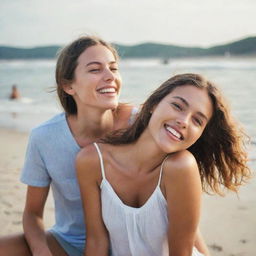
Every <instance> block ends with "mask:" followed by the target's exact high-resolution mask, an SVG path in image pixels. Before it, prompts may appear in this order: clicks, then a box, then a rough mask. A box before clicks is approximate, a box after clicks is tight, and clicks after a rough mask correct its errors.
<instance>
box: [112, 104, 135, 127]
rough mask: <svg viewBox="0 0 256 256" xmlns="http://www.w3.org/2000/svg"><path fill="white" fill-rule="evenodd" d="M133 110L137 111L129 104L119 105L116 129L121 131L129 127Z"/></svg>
mask: <svg viewBox="0 0 256 256" xmlns="http://www.w3.org/2000/svg"><path fill="white" fill-rule="evenodd" d="M134 109H137V108H136V107H135V106H134V105H132V104H129V103H119V105H118V109H117V112H116V128H117V129H120V128H121V129H122V128H126V127H127V126H128V125H129V121H130V119H131V118H132V115H133V114H135V116H136V113H133V111H134Z"/></svg>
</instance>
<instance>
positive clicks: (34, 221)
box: [23, 212, 51, 256]
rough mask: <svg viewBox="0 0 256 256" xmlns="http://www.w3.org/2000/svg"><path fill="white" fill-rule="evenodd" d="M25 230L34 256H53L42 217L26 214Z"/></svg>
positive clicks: (24, 217)
mask: <svg viewBox="0 0 256 256" xmlns="http://www.w3.org/2000/svg"><path fill="white" fill-rule="evenodd" d="M23 229H24V234H25V237H26V240H27V242H28V244H29V247H30V250H31V252H32V254H33V255H47V256H48V255H51V252H50V249H49V247H48V245H47V240H46V233H45V229H44V224H43V219H42V217H41V216H37V215H35V214H33V213H27V212H24V214H23Z"/></svg>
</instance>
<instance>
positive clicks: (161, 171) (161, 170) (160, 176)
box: [157, 155, 168, 187]
mask: <svg viewBox="0 0 256 256" xmlns="http://www.w3.org/2000/svg"><path fill="white" fill-rule="evenodd" d="M167 158H168V155H167V156H166V157H165V158H164V160H163V162H162V164H161V169H160V175H159V180H158V183H157V186H158V187H159V186H160V183H161V178H162V173H163V167H164V162H165V160H166V159H167Z"/></svg>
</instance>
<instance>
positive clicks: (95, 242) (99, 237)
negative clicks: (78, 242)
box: [76, 145, 109, 256]
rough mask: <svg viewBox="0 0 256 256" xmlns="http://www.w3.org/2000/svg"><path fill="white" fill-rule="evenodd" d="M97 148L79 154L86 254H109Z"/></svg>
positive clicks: (78, 162) (91, 255)
mask: <svg viewBox="0 0 256 256" xmlns="http://www.w3.org/2000/svg"><path fill="white" fill-rule="evenodd" d="M96 154H97V153H96V152H95V148H94V146H93V145H90V146H88V147H86V148H84V149H83V150H81V152H80V153H79V154H78V156H77V160H76V167H77V177H78V182H79V186H80V191H81V197H82V203H83V207H84V216H85V225H86V244H85V255H86V256H107V255H108V250H109V239H108V232H107V230H106V227H105V225H104V223H103V219H102V214H101V196H100V182H101V174H100V165H99V159H98V156H97V155H96Z"/></svg>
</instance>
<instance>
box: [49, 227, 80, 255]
mask: <svg viewBox="0 0 256 256" xmlns="http://www.w3.org/2000/svg"><path fill="white" fill-rule="evenodd" d="M49 232H50V233H51V234H52V235H53V236H54V238H55V239H56V240H57V241H58V243H59V245H60V246H61V247H62V248H63V249H64V251H65V252H66V253H67V254H68V256H83V252H84V250H82V249H81V248H78V247H75V246H73V245H71V244H70V243H68V242H67V241H65V240H64V239H63V238H62V237H61V236H60V235H59V234H58V233H56V232H54V231H53V230H49Z"/></svg>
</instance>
